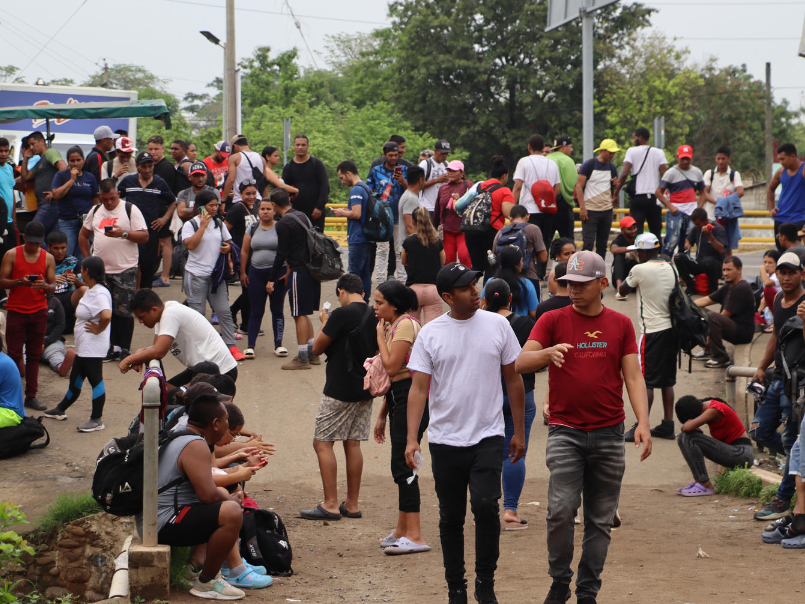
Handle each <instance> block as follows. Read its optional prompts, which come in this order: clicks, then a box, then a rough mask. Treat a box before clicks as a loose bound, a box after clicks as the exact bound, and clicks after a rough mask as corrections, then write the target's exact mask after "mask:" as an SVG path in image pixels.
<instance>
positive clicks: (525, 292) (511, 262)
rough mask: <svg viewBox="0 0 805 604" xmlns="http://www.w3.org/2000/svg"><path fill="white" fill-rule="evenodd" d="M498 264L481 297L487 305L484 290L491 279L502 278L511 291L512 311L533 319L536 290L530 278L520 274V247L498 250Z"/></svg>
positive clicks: (537, 302) (521, 257)
mask: <svg viewBox="0 0 805 604" xmlns="http://www.w3.org/2000/svg"><path fill="white" fill-rule="evenodd" d="M498 258H499V259H500V266H499V267H498V270H497V272H496V273H495V278H494V279H490V280H489V281H487V287H485V288H484V291H483V294H482V297H483V299H484V302H485V303H486V304H487V305H488V300H487V293H486V290H487V288H488V285H489V284H490V283H492V282H493V281H497V280H502V281H505V282H506V284H507V285H508V286H509V291H510V292H511V296H512V299H511V309H512V311H513V312H515V313H517V314H518V315H521V316H523V317H525V316H528V317H531V318H532V319H534V318H535V317H536V315H537V305H538V304H539V300H538V299H537V290H536V289H534V284H533V283H531V281H530V280H528V279H525V278H524V277H521V276H520V273H521V271H522V270H523V252H521V251H520V248H517V247H514V246H513V245H510V246H508V247H505V248H503V249H502V250H500V253H499V254H498Z"/></svg>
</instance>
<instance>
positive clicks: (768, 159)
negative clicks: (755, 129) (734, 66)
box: [766, 63, 774, 182]
mask: <svg viewBox="0 0 805 604" xmlns="http://www.w3.org/2000/svg"><path fill="white" fill-rule="evenodd" d="M772 151H773V149H772V140H771V63H766V182H769V181H771V176H772V173H771V171H772V164H773V163H774V158H773V154H772Z"/></svg>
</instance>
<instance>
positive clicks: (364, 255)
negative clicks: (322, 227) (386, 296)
mask: <svg viewBox="0 0 805 604" xmlns="http://www.w3.org/2000/svg"><path fill="white" fill-rule="evenodd" d="M336 170H337V173H338V178H339V179H341V184H342V185H344V186H345V187H350V190H349V199H348V200H347V209H346V210H345V209H344V208H335V209H334V210H333V214H335V215H336V216H337V217H339V218H346V219H347V243H348V244H349V272H350V273H352V274H353V275H357V276H358V277H359V278H360V280H361V283H363V296H364V299H365V300H366V301H367V302H368V301H369V293H370V292H371V291H372V255H373V252H374V248H375V246H374V245H373V244H372V242H371V241H369V240H368V239H367V238H366V235H364V234H363V223H364V221H365V220H366V204H367V203H369V194H370V190H369V187H367V186H366V183H364V182H363V181H362V180H361V177H360V176H358V167H357V166H356V165H355V163H354V162H351V161H344V162H341V163H340V164H338V168H337V169H336Z"/></svg>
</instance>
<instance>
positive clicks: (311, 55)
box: [285, 0, 319, 69]
mask: <svg viewBox="0 0 805 604" xmlns="http://www.w3.org/2000/svg"><path fill="white" fill-rule="evenodd" d="M285 6H287V7H288V10H289V11H290V12H291V17H293V22H294V25H296V29H298V30H299V35H300V36H302V41H303V42H304V43H305V46H306V47H307V51H308V52H309V53H310V58H311V59H313V65H314V67H315V68H316V69H318V68H319V65H318V63H316V55H314V54H313V51H312V50H310V44H308V43H307V38H305V33H304V32H303V31H302V24H301V23H299V19H297V18H296V15H295V14H294V12H293V9H292V8H291V3H290V2H289V1H288V0H285Z"/></svg>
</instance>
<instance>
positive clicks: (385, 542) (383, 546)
mask: <svg viewBox="0 0 805 604" xmlns="http://www.w3.org/2000/svg"><path fill="white" fill-rule="evenodd" d="M396 534H397V531H391V533H390V534H389V536H388V537H385V538H384V539H383V540H382V541H381V542H380V548H381V549H386V548H387V547H391V546H392V545H394V544H395V543H397V537H395V536H394V535H396Z"/></svg>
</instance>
